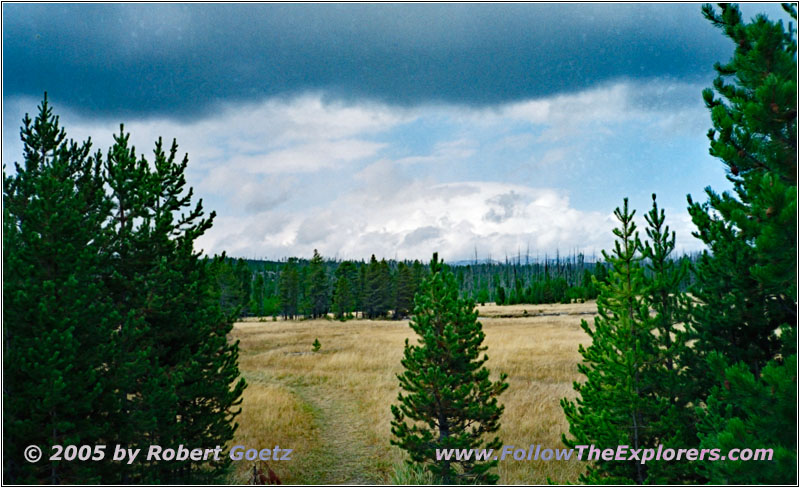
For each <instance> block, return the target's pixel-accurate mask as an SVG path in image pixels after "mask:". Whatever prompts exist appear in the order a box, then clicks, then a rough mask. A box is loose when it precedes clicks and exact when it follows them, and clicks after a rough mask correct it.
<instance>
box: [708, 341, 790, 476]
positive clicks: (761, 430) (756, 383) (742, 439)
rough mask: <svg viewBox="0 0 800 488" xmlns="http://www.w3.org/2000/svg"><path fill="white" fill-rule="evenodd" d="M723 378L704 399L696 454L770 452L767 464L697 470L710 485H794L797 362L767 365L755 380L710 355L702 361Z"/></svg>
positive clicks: (723, 465) (739, 463) (728, 463)
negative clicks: (759, 450)
mask: <svg viewBox="0 0 800 488" xmlns="http://www.w3.org/2000/svg"><path fill="white" fill-rule="evenodd" d="M708 364H709V367H711V369H712V370H713V373H714V374H715V376H716V377H718V378H724V380H723V383H722V384H721V385H718V386H715V387H714V388H713V389H712V391H711V393H710V394H709V397H708V403H707V408H706V410H705V412H701V413H703V414H704V415H703V417H702V420H701V425H700V428H699V430H700V432H701V433H700V439H701V442H700V448H701V449H720V451H721V452H723V453H726V452H729V451H730V450H731V449H735V448H738V449H743V448H749V449H753V450H755V449H770V450H771V451H772V452H771V458H769V461H751V462H747V461H748V460H746V459H744V456H742V459H744V460H737V461H732V460H730V459H727V460H724V461H716V462H708V463H701V464H698V465H697V468H698V469H699V471H700V474H701V475H702V476H703V477H704V478H705V479H708V480H709V481H710V483H712V484H747V485H760V484H767V485H796V484H797V429H795V428H793V427H794V426H796V424H797V376H796V374H797V356H796V355H794V354H793V355H791V356H789V357H788V358H787V359H786V360H785V361H784V362H782V363H779V362H777V361H771V362H769V363H768V364H767V365H766V366H765V367H764V369H763V370H762V372H761V376H760V377H759V378H756V377H755V375H753V373H752V372H751V371H750V370H749V368H748V367H747V366H746V365H745V363H742V362H740V363H737V364H736V365H733V366H728V362H727V361H726V360H725V358H724V357H723V356H722V355H720V354H718V353H714V354H712V355H711V358H710V359H709V361H708Z"/></svg>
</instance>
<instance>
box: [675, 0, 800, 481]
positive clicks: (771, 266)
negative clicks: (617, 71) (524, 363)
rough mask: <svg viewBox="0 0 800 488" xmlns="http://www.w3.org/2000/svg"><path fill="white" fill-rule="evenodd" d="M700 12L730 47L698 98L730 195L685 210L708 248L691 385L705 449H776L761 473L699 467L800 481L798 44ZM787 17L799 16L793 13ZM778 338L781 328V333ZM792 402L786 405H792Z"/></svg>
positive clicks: (738, 20) (739, 467)
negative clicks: (799, 388)
mask: <svg viewBox="0 0 800 488" xmlns="http://www.w3.org/2000/svg"><path fill="white" fill-rule="evenodd" d="M720 7H721V11H720V12H719V13H718V12H717V11H716V10H715V9H714V8H713V7H712V6H710V5H706V6H704V7H703V14H704V15H705V17H706V18H707V19H708V20H709V21H711V22H712V23H713V24H714V25H715V26H716V27H718V28H720V29H721V30H722V31H723V32H724V34H725V35H726V36H727V37H729V38H730V39H731V40H732V41H733V42H734V43H735V44H736V50H735V52H734V55H733V58H732V59H731V60H730V61H729V62H728V63H726V64H724V65H721V64H717V65H716V66H715V69H716V70H717V72H718V74H719V76H718V77H717V78H716V79H715V80H714V91H716V93H717V94H718V95H719V98H717V97H716V96H715V93H714V91H712V90H711V89H707V90H705V91H704V92H703V97H704V99H705V102H706V106H707V107H708V108H709V109H710V111H711V119H712V123H713V126H714V128H713V129H711V130H710V131H709V133H708V137H709V140H710V153H711V155H713V156H716V157H718V158H719V159H721V160H722V162H723V163H724V164H725V165H726V167H727V173H728V174H727V177H728V180H729V181H731V182H732V183H733V187H734V192H733V194H730V193H723V194H721V195H719V194H717V193H715V192H713V191H712V190H711V189H710V188H708V189H707V190H706V193H707V195H708V202H706V203H704V204H699V203H694V202H692V200H691V199H689V203H690V208H689V211H690V213H691V215H692V220H693V222H694V224H695V225H696V227H697V233H696V234H695V235H696V236H697V237H698V238H700V239H701V240H702V241H703V242H704V243H705V244H706V245H707V246H708V248H709V250H710V251H709V252H706V253H704V254H703V255H702V256H701V258H700V261H699V263H698V265H697V282H696V283H695V286H694V287H693V288H692V292H693V294H694V295H695V297H696V298H697V301H698V304H697V305H696V306H695V307H694V308H693V313H692V316H691V320H690V322H689V323H688V330H689V331H690V333H691V338H692V339H693V340H694V346H693V348H692V354H691V355H687V361H686V364H687V368H686V371H687V378H688V379H687V386H690V387H692V389H691V390H690V391H691V393H692V396H693V403H694V404H695V405H706V408H705V409H698V411H697V413H698V415H699V416H700V422H699V425H698V436H699V437H700V439H701V440H702V442H703V445H705V446H711V445H714V447H717V446H718V445H724V446H728V447H734V446H735V447H749V446H750V445H751V444H750V443H752V445H758V446H759V447H761V446H763V447H771V448H774V450H775V452H776V453H777V455H778V456H779V457H778V459H777V461H776V462H773V463H771V464H769V466H768V467H765V468H763V469H762V468H761V467H760V463H759V466H755V464H756V463H753V465H752V466H745V464H746V463H740V462H734V461H730V460H727V461H723V462H719V463H717V464H718V465H717V466H711V463H707V464H705V465H698V466H697V468H698V475H699V476H701V477H704V478H706V479H707V480H708V481H710V482H712V483H729V482H734V483H796V482H797V471H796V461H795V459H796V457H797V440H796V438H795V437H794V436H793V435H786V432H787V431H790V432H793V431H794V430H796V425H797V417H796V411H795V409H796V404H797V397H796V385H797V378H796V372H795V366H794V365H795V364H796V353H797V350H796V337H797V335H796V334H797V331H796V327H797V301H796V296H797V284H796V281H797V261H796V255H797V241H796V233H797V93H796V92H797V40H796V31H795V30H794V29H793V27H792V26H791V24H790V25H789V28H788V30H787V29H784V26H783V24H782V22H780V21H779V22H772V21H770V20H769V19H767V17H766V16H764V15H759V16H757V17H756V18H755V19H753V20H752V21H751V22H749V23H745V22H744V21H743V19H742V16H741V13H740V11H739V9H738V7H736V6H735V5H727V4H723V5H720ZM784 9H785V10H786V11H787V12H788V13H789V14H790V15H791V16H792V18H794V19H795V20H796V19H797V11H796V7H795V6H794V5H791V4H785V5H784ZM778 331H780V332H778ZM787 405H792V407H787Z"/></svg>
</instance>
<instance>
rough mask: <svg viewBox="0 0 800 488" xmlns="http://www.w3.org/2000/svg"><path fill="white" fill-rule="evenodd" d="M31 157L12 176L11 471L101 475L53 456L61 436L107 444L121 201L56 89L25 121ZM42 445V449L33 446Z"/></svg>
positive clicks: (8, 204)
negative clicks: (107, 231) (66, 120)
mask: <svg viewBox="0 0 800 488" xmlns="http://www.w3.org/2000/svg"><path fill="white" fill-rule="evenodd" d="M21 137H22V142H23V144H24V146H23V147H24V163H23V164H22V165H19V164H16V165H15V169H16V171H15V173H14V174H12V175H7V174H5V168H4V176H3V183H4V184H3V190H4V191H3V214H4V215H3V217H4V218H3V263H4V266H3V441H4V442H3V448H4V453H3V458H4V460H3V481H4V482H6V483H52V484H55V483H92V482H99V481H100V478H99V474H98V472H97V466H96V465H93V464H91V463H90V464H87V463H79V462H73V463H67V462H57V461H53V462H50V461H47V458H48V452H49V446H52V445H55V444H61V445H66V444H77V445H81V444H89V445H92V444H100V443H102V438H103V436H104V434H106V429H107V426H106V425H104V422H103V419H98V418H96V417H94V416H93V413H94V412H95V409H96V407H97V402H98V401H100V400H101V399H102V398H103V397H104V395H107V392H108V391H109V388H110V387H109V385H108V381H107V377H106V376H105V375H104V374H103V372H102V371H101V369H100V366H101V365H102V364H103V363H104V362H105V361H106V360H107V357H108V355H109V354H110V351H109V347H108V343H109V340H110V337H111V331H112V327H113V322H114V320H115V316H114V313H113V309H112V308H111V304H110V302H109V300H108V298H107V296H106V295H105V294H104V291H103V289H102V287H101V286H100V283H98V280H97V276H98V275H100V274H102V273H104V272H105V267H106V265H107V262H106V261H105V259H104V258H103V252H104V246H105V245H106V241H105V238H104V235H103V232H102V225H103V222H105V220H106V219H107V218H108V215H109V213H110V210H111V208H110V202H109V201H108V198H107V197H106V195H105V193H104V191H103V179H102V175H101V171H100V170H101V168H100V156H99V155H91V154H90V150H91V144H90V143H89V142H86V143H82V144H77V143H74V142H73V141H68V140H67V139H66V133H65V132H64V130H63V129H62V128H61V127H60V126H59V120H58V117H56V116H54V115H53V114H52V109H51V107H50V104H49V103H48V100H47V96H46V95H45V98H44V101H43V102H42V104H41V105H40V107H39V114H38V115H37V117H36V118H35V119H34V120H31V119H30V118H29V117H28V116H27V115H26V116H25V119H24V120H23V127H22V130H21ZM31 444H33V445H38V446H39V447H41V448H42V450H43V451H44V453H45V455H44V458H43V461H40V462H39V463H36V464H33V463H28V462H26V461H25V460H24V459H23V457H22V453H23V450H24V448H25V447H26V446H28V445H31Z"/></svg>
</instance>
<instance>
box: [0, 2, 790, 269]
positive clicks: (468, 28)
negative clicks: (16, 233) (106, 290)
mask: <svg viewBox="0 0 800 488" xmlns="http://www.w3.org/2000/svg"><path fill="white" fill-rule="evenodd" d="M742 11H743V13H744V16H745V18H748V19H749V18H751V17H753V16H755V15H756V14H758V13H761V12H764V13H766V14H767V15H768V16H769V17H770V18H771V19H784V22H786V19H787V18H788V16H786V15H785V14H783V12H782V10H781V9H780V6H779V4H757V5H756V4H743V5H742ZM2 13H3V19H2V25H3V34H2V35H3V93H2V102H3V107H2V112H3V113H2V122H3V130H2V142H3V146H2V158H3V164H4V165H5V167H6V171H13V166H14V163H15V162H21V161H22V145H21V143H20V142H19V127H20V124H21V120H22V117H23V116H24V114H25V113H31V114H33V113H35V112H36V110H37V108H36V107H37V105H38V104H39V102H40V101H41V98H42V95H43V93H44V92H45V91H46V92H47V93H48V98H49V100H50V103H51V104H52V106H53V107H54V110H55V113H56V114H58V115H59V116H60V122H61V124H62V125H63V127H64V128H65V129H66V131H67V134H68V136H69V137H70V138H73V139H75V140H85V139H87V138H89V137H91V140H92V141H93V144H94V147H95V149H103V150H104V151H105V150H106V149H107V148H108V147H109V146H110V145H111V143H112V141H113V134H114V133H118V132H119V129H120V124H121V123H124V128H125V131H126V132H130V134H131V141H132V142H133V143H134V144H135V146H136V150H137V153H139V154H144V155H145V156H146V157H149V159H151V160H152V158H151V157H150V156H152V149H153V147H154V141H155V140H156V139H158V137H163V138H164V139H165V140H167V141H171V140H172V139H173V138H174V139H176V140H177V141H178V144H179V147H180V149H179V150H180V152H181V153H182V154H183V153H188V155H189V161H190V162H189V166H188V169H187V179H188V183H189V184H190V185H191V186H192V187H194V190H195V194H196V195H197V196H198V197H200V198H202V199H203V204H204V207H205V208H206V209H209V210H215V211H216V213H217V217H216V219H215V221H214V222H215V223H214V226H213V228H212V229H210V230H209V231H208V232H207V233H206V234H205V235H204V236H202V237H201V238H200V239H198V241H197V248H198V250H202V251H203V252H205V253H207V254H214V253H220V252H222V251H226V252H227V253H228V255H230V256H236V257H246V258H257V259H281V258H285V257H288V256H301V257H310V256H311V254H312V252H313V250H314V249H318V250H319V252H320V253H321V254H323V255H324V256H327V257H332V258H334V257H335V258H339V259H361V258H369V257H370V255H372V254H375V255H376V256H377V257H379V258H381V257H385V258H398V259H422V260H427V259H429V258H430V256H431V254H432V253H433V252H439V254H440V256H442V257H443V258H444V259H445V260H448V261H457V260H465V259H472V258H473V257H474V256H475V255H476V254H477V256H478V258H479V259H485V258H489V257H490V258H492V259H501V260H502V259H504V258H505V257H506V256H509V257H511V256H517V255H518V254H520V253H521V254H522V255H525V254H526V253H530V255H531V257H532V258H535V257H537V256H538V257H540V258H542V257H544V256H545V255H548V256H552V255H554V254H555V253H556V252H560V253H561V254H562V255H563V254H569V253H573V252H583V253H585V254H586V255H587V256H589V258H591V257H592V256H595V257H599V256H600V252H601V250H602V249H610V248H611V247H612V246H613V240H614V235H613V234H612V232H611V231H612V229H613V228H614V226H615V224H616V221H615V219H614V216H613V212H614V209H615V208H616V207H618V206H621V205H622V203H623V199H624V198H626V197H627V198H628V199H629V205H630V206H631V207H632V208H635V209H637V216H638V222H639V226H640V230H641V233H642V236H643V237H644V226H645V223H644V221H643V219H642V218H641V216H642V215H643V214H644V213H645V212H647V211H648V210H649V209H650V207H651V205H652V200H651V195H652V194H653V193H655V194H657V196H658V203H659V206H660V207H662V208H664V209H665V211H666V213H667V221H668V224H669V225H670V227H671V229H672V230H674V231H675V232H676V242H677V249H678V251H679V252H694V251H697V250H700V249H702V245H701V243H700V242H699V241H698V240H697V239H695V238H694V237H692V235H691V233H692V230H693V227H692V224H691V221H690V219H689V216H688V213H687V211H686V207H687V200H686V197H687V195H689V194H691V195H692V196H693V197H694V199H695V200H699V201H703V200H704V199H705V197H704V188H706V187H709V186H710V187H711V188H713V189H714V190H715V191H725V190H729V189H730V184H729V182H728V181H727V180H726V178H725V170H724V165H723V164H722V163H721V162H720V161H718V160H716V159H715V158H713V157H711V156H710V155H709V154H708V139H707V137H706V132H707V131H708V129H709V128H710V127H711V122H710V117H709V113H708V110H707V109H706V108H705V106H704V104H703V101H702V96H701V92H702V90H703V89H704V88H706V87H710V86H711V84H712V81H713V79H714V76H715V73H714V69H713V66H714V63H715V62H725V61H727V60H728V59H730V57H731V55H732V54H733V47H734V46H733V45H732V43H731V41H730V40H728V39H727V38H725V37H724V36H723V35H722V33H721V32H720V31H718V30H717V29H715V28H714V27H713V26H712V25H711V24H710V23H709V22H708V21H706V20H705V19H704V18H703V16H702V14H701V4H698V3H690V4H663V3H662V4H630V3H627V4H610V3H595V4H520V3H514V4H442V3H437V4H235V5H234V4H192V3H182V4H86V3H84V4H10V3H5V4H3V6H2Z"/></svg>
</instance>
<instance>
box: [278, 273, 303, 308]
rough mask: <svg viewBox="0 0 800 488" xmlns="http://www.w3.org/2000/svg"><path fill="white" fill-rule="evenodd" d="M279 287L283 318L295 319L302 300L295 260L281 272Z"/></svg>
mask: <svg viewBox="0 0 800 488" xmlns="http://www.w3.org/2000/svg"><path fill="white" fill-rule="evenodd" d="M278 287H279V295H280V307H281V313H282V314H283V318H284V319H294V318H295V316H296V315H297V313H298V307H299V300H300V277H299V276H298V274H297V263H296V262H295V260H294V259H289V261H287V262H286V265H285V266H284V267H283V270H281V275H280V278H279V279H278Z"/></svg>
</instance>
